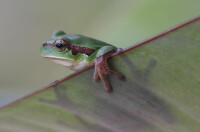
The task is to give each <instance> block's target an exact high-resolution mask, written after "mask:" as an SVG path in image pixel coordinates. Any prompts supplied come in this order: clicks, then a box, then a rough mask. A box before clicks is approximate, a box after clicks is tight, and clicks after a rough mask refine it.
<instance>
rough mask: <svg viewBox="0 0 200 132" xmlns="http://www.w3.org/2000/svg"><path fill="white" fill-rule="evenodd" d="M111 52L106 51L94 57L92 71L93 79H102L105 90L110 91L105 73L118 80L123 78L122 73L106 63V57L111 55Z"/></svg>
mask: <svg viewBox="0 0 200 132" xmlns="http://www.w3.org/2000/svg"><path fill="white" fill-rule="evenodd" d="M111 54H112V53H106V54H104V55H101V56H99V57H97V58H96V59H95V71H94V76H93V80H94V81H99V79H101V80H102V81H103V84H104V87H105V89H106V91H107V92H112V88H111V86H110V84H109V82H108V79H107V75H113V76H114V77H116V78H117V79H120V80H124V79H125V77H124V76H123V75H121V74H119V73H117V72H115V71H113V70H111V69H110V68H109V66H108V64H107V59H108V58H109V57H110V56H111ZM99 77H100V78H99Z"/></svg>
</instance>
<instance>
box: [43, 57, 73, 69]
mask: <svg viewBox="0 0 200 132" xmlns="http://www.w3.org/2000/svg"><path fill="white" fill-rule="evenodd" d="M44 58H46V59H49V60H52V61H53V62H55V63H57V64H61V65H63V66H66V67H69V68H71V67H73V65H74V61H72V60H68V59H62V58H54V57H44Z"/></svg>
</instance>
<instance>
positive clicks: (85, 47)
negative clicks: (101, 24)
mask: <svg viewBox="0 0 200 132" xmlns="http://www.w3.org/2000/svg"><path fill="white" fill-rule="evenodd" d="M40 52H41V55H42V56H43V57H45V58H47V59H51V60H53V61H54V62H56V63H58V64H61V65H64V66H66V67H69V68H70V69H72V70H74V71H77V70H81V69H83V68H85V67H87V66H89V65H91V64H93V63H95V70H94V75H93V80H94V81H99V80H100V79H101V80H102V81H103V84H104V87H105V89H106V91H107V92H111V91H112V89H111V86H110V84H109V82H108V80H107V75H113V76H114V77H116V78H118V79H120V80H123V79H124V76H123V75H120V74H119V73H117V72H114V71H112V70H111V69H110V68H109V66H108V64H107V59H108V58H109V57H110V56H111V55H112V54H113V53H116V52H118V49H117V48H116V47H115V46H113V45H110V44H107V43H105V42H102V41H99V40H96V39H93V38H90V37H86V36H83V35H77V34H66V33H65V32H63V31H55V32H53V34H52V36H51V39H49V40H46V41H44V42H43V43H42V45H41V47H40Z"/></svg>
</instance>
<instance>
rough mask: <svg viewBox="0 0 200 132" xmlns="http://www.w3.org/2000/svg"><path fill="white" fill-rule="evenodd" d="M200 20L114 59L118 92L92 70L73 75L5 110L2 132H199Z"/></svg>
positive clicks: (113, 80)
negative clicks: (110, 89) (96, 78)
mask: <svg viewBox="0 0 200 132" xmlns="http://www.w3.org/2000/svg"><path fill="white" fill-rule="evenodd" d="M199 51H200V17H197V18H195V19H193V20H191V21H189V22H186V23H184V24H182V25H180V26H177V27H175V28H173V29H171V30H168V31H166V32H164V33H162V34H159V35H158V36H155V37H153V38H150V39H148V40H146V41H144V42H141V43H139V44H138V45H136V46H133V47H131V48H129V49H126V50H125V52H124V53H122V54H119V55H118V56H115V57H113V58H112V59H110V60H109V65H110V66H111V67H112V69H114V70H115V71H118V72H120V73H122V74H124V75H125V76H126V81H119V80H117V79H116V78H114V77H112V76H110V77H109V79H110V83H111V85H112V87H113V93H107V92H105V90H104V88H103V84H102V83H101V82H99V83H96V82H93V81H92V75H93V72H94V69H93V68H90V69H88V70H85V71H81V72H78V73H75V74H72V75H70V76H69V77H66V78H64V79H62V80H60V83H58V84H56V85H54V86H53V85H50V86H47V87H45V88H43V89H41V90H39V91H36V92H35V93H33V94H31V95H28V96H26V97H24V98H22V99H20V100H18V101H16V102H14V103H12V104H9V105H7V106H5V107H2V109H1V111H0V131H2V132H3V131H9V132H12V131H13V132H16V131H20V132H21V131H31V132H32V131H33V132H34V131H37V132H58V131H59V132H66V131H70V132H77V131H78V132H122V131H123V132H133V131H136V132H198V131H199V130H200V69H199V68H200V61H199V60H200V59H199V58H200V52H199Z"/></svg>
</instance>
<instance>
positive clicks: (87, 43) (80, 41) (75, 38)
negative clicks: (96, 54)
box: [66, 34, 110, 49]
mask: <svg viewBox="0 0 200 132" xmlns="http://www.w3.org/2000/svg"><path fill="white" fill-rule="evenodd" d="M66 37H67V39H68V40H69V41H70V42H71V43H72V44H74V45H77V46H81V47H90V48H92V49H100V48H101V47H103V46H108V45H110V44H108V43H106V42H103V41H100V40H96V39H93V38H90V37H86V36H83V35H78V34H66Z"/></svg>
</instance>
